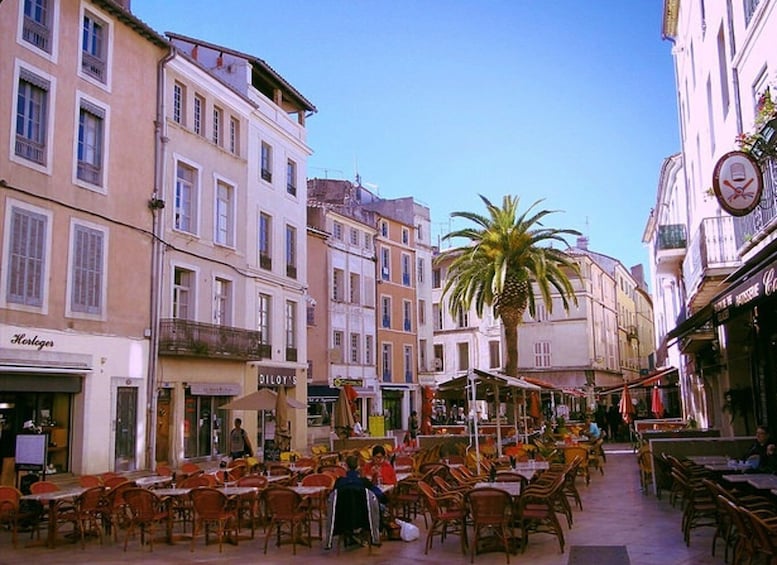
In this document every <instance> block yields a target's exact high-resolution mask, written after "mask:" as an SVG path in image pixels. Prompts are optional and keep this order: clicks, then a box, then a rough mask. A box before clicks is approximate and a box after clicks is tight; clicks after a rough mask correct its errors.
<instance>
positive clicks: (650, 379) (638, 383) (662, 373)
mask: <svg viewBox="0 0 777 565" xmlns="http://www.w3.org/2000/svg"><path fill="white" fill-rule="evenodd" d="M676 372H677V368H676V367H666V368H663V369H658V370H656V371H654V372H653V373H652V374H650V375H647V376H645V377H642V378H639V379H636V380H634V381H631V382H628V383H624V384H626V385H627V386H628V387H629V388H637V387H644V388H649V387H651V386H653V385H654V384H658V383H659V382H660V381H661V379H662V378H664V377H666V376H667V375H671V374H672V373H676ZM622 388H623V385H617V386H609V387H606V388H603V389H600V390H598V391H597V392H598V394H610V393H612V392H618V391H619V390H621V389H622Z"/></svg>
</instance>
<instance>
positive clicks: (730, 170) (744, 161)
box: [712, 151, 764, 216]
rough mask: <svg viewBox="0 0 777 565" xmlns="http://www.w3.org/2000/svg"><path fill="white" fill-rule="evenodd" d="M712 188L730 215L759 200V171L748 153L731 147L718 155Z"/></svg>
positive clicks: (752, 206)
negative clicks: (721, 155)
mask: <svg viewBox="0 0 777 565" xmlns="http://www.w3.org/2000/svg"><path fill="white" fill-rule="evenodd" d="M712 188H713V190H714V191H715V197H716V198H717V199H718V203H719V204H720V206H721V207H722V208H723V209H724V210H725V211H726V212H728V213H729V214H731V215H732V216H746V215H747V214H749V213H750V212H752V211H753V210H754V209H755V207H756V206H758V203H759V202H760V201H761V194H762V193H763V188H764V184H763V174H762V173H761V167H760V166H759V165H758V161H756V160H755V159H754V158H753V157H752V155H750V154H749V153H745V152H744V151H731V152H729V153H726V154H725V155H723V157H721V158H720V159H718V162H717V163H716V164H715V170H714V171H713V173H712Z"/></svg>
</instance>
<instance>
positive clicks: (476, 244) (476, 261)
mask: <svg viewBox="0 0 777 565" xmlns="http://www.w3.org/2000/svg"><path fill="white" fill-rule="evenodd" d="M480 198H481V199H482V200H483V202H484V203H485V205H486V208H487V210H488V216H483V215H481V214H477V213H474V212H453V213H452V214H451V216H452V217H458V218H465V219H467V220H470V221H472V222H473V223H474V224H476V227H469V228H465V229H461V230H456V231H452V232H451V233H449V234H447V235H445V237H444V238H443V240H449V239H453V238H463V239H467V240H469V242H470V245H469V246H467V247H465V248H454V249H450V250H448V251H445V252H443V253H441V254H440V256H439V258H438V261H441V260H443V259H446V258H452V260H451V263H450V266H449V268H448V276H447V280H446V281H445V286H444V287H443V290H442V294H443V296H445V295H448V294H449V297H448V303H449V305H450V311H451V313H452V314H453V315H454V316H458V314H459V312H461V311H464V312H466V311H468V310H469V309H470V308H471V307H472V305H473V304H474V306H475V311H476V312H477V315H478V316H479V317H482V316H483V309H484V307H486V306H488V307H491V308H493V312H494V315H495V316H496V317H498V318H500V319H501V320H502V324H503V326H504V331H505V340H506V345H507V364H506V367H505V372H506V373H507V374H508V375H511V376H517V373H518V324H520V323H521V321H522V319H523V314H524V312H525V311H526V308H527V307H528V309H529V313H530V314H531V315H532V316H534V313H535V307H536V302H537V300H538V298H541V299H542V302H543V303H544V304H545V306H546V308H547V310H548V312H552V311H553V300H552V297H551V290H552V288H554V289H555V290H556V291H558V294H559V295H560V297H561V304H562V306H563V307H564V310H565V311H569V302H570V300H571V301H572V302H573V303H574V304H575V305H576V304H577V297H576V295H575V290H574V288H573V286H572V282H571V281H570V279H569V276H568V274H567V273H569V272H570V271H571V273H573V274H574V275H575V276H579V274H580V271H579V266H578V264H577V263H576V262H575V259H574V257H572V256H571V255H569V254H568V253H567V252H566V251H563V250H561V249H555V248H553V247H551V245H552V244H553V243H554V242H560V243H562V244H564V245H565V246H568V244H567V242H566V240H565V239H564V236H568V235H569V236H578V235H580V233H579V232H577V231H575V230H569V229H554V228H546V227H544V226H543V225H542V223H541V221H542V219H543V218H544V217H545V216H547V215H548V214H552V213H554V212H556V210H540V211H537V212H534V208H535V207H536V206H537V205H538V204H539V203H540V202H542V201H541V200H538V201H536V202H535V203H534V204H532V205H531V206H530V207H529V208H528V209H527V210H526V211H525V212H523V213H520V214H519V210H518V204H519V201H520V198H519V197H517V196H510V195H507V196H504V197H503V198H502V207H501V208H500V207H498V206H495V205H494V204H492V203H491V202H490V201H489V200H488V199H487V198H486V197H485V196H482V195H480ZM530 214H531V215H530ZM537 292H539V296H535V293H537Z"/></svg>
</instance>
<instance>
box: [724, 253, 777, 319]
mask: <svg viewBox="0 0 777 565" xmlns="http://www.w3.org/2000/svg"><path fill="white" fill-rule="evenodd" d="M773 295H775V296H777V261H775V262H773V263H772V264H770V265H768V266H766V267H764V268H763V269H761V270H760V271H757V272H756V273H755V274H753V275H751V276H750V277H748V278H747V280H746V281H744V282H741V283H739V284H737V285H734V287H733V288H732V289H731V290H729V291H728V292H726V294H724V295H723V296H722V297H721V298H720V299H719V300H716V301H715V303H714V304H713V309H714V311H715V322H716V323H717V324H722V323H723V322H725V321H726V320H728V318H729V316H730V315H731V311H732V310H737V309H739V308H742V307H744V306H747V305H748V304H750V303H751V302H753V301H755V300H758V299H760V298H765V297H767V296H773Z"/></svg>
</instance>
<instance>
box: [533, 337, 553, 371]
mask: <svg viewBox="0 0 777 565" xmlns="http://www.w3.org/2000/svg"><path fill="white" fill-rule="evenodd" d="M534 367H535V368H537V369H547V368H549V367H550V342H549V341H538V342H535V343H534Z"/></svg>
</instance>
